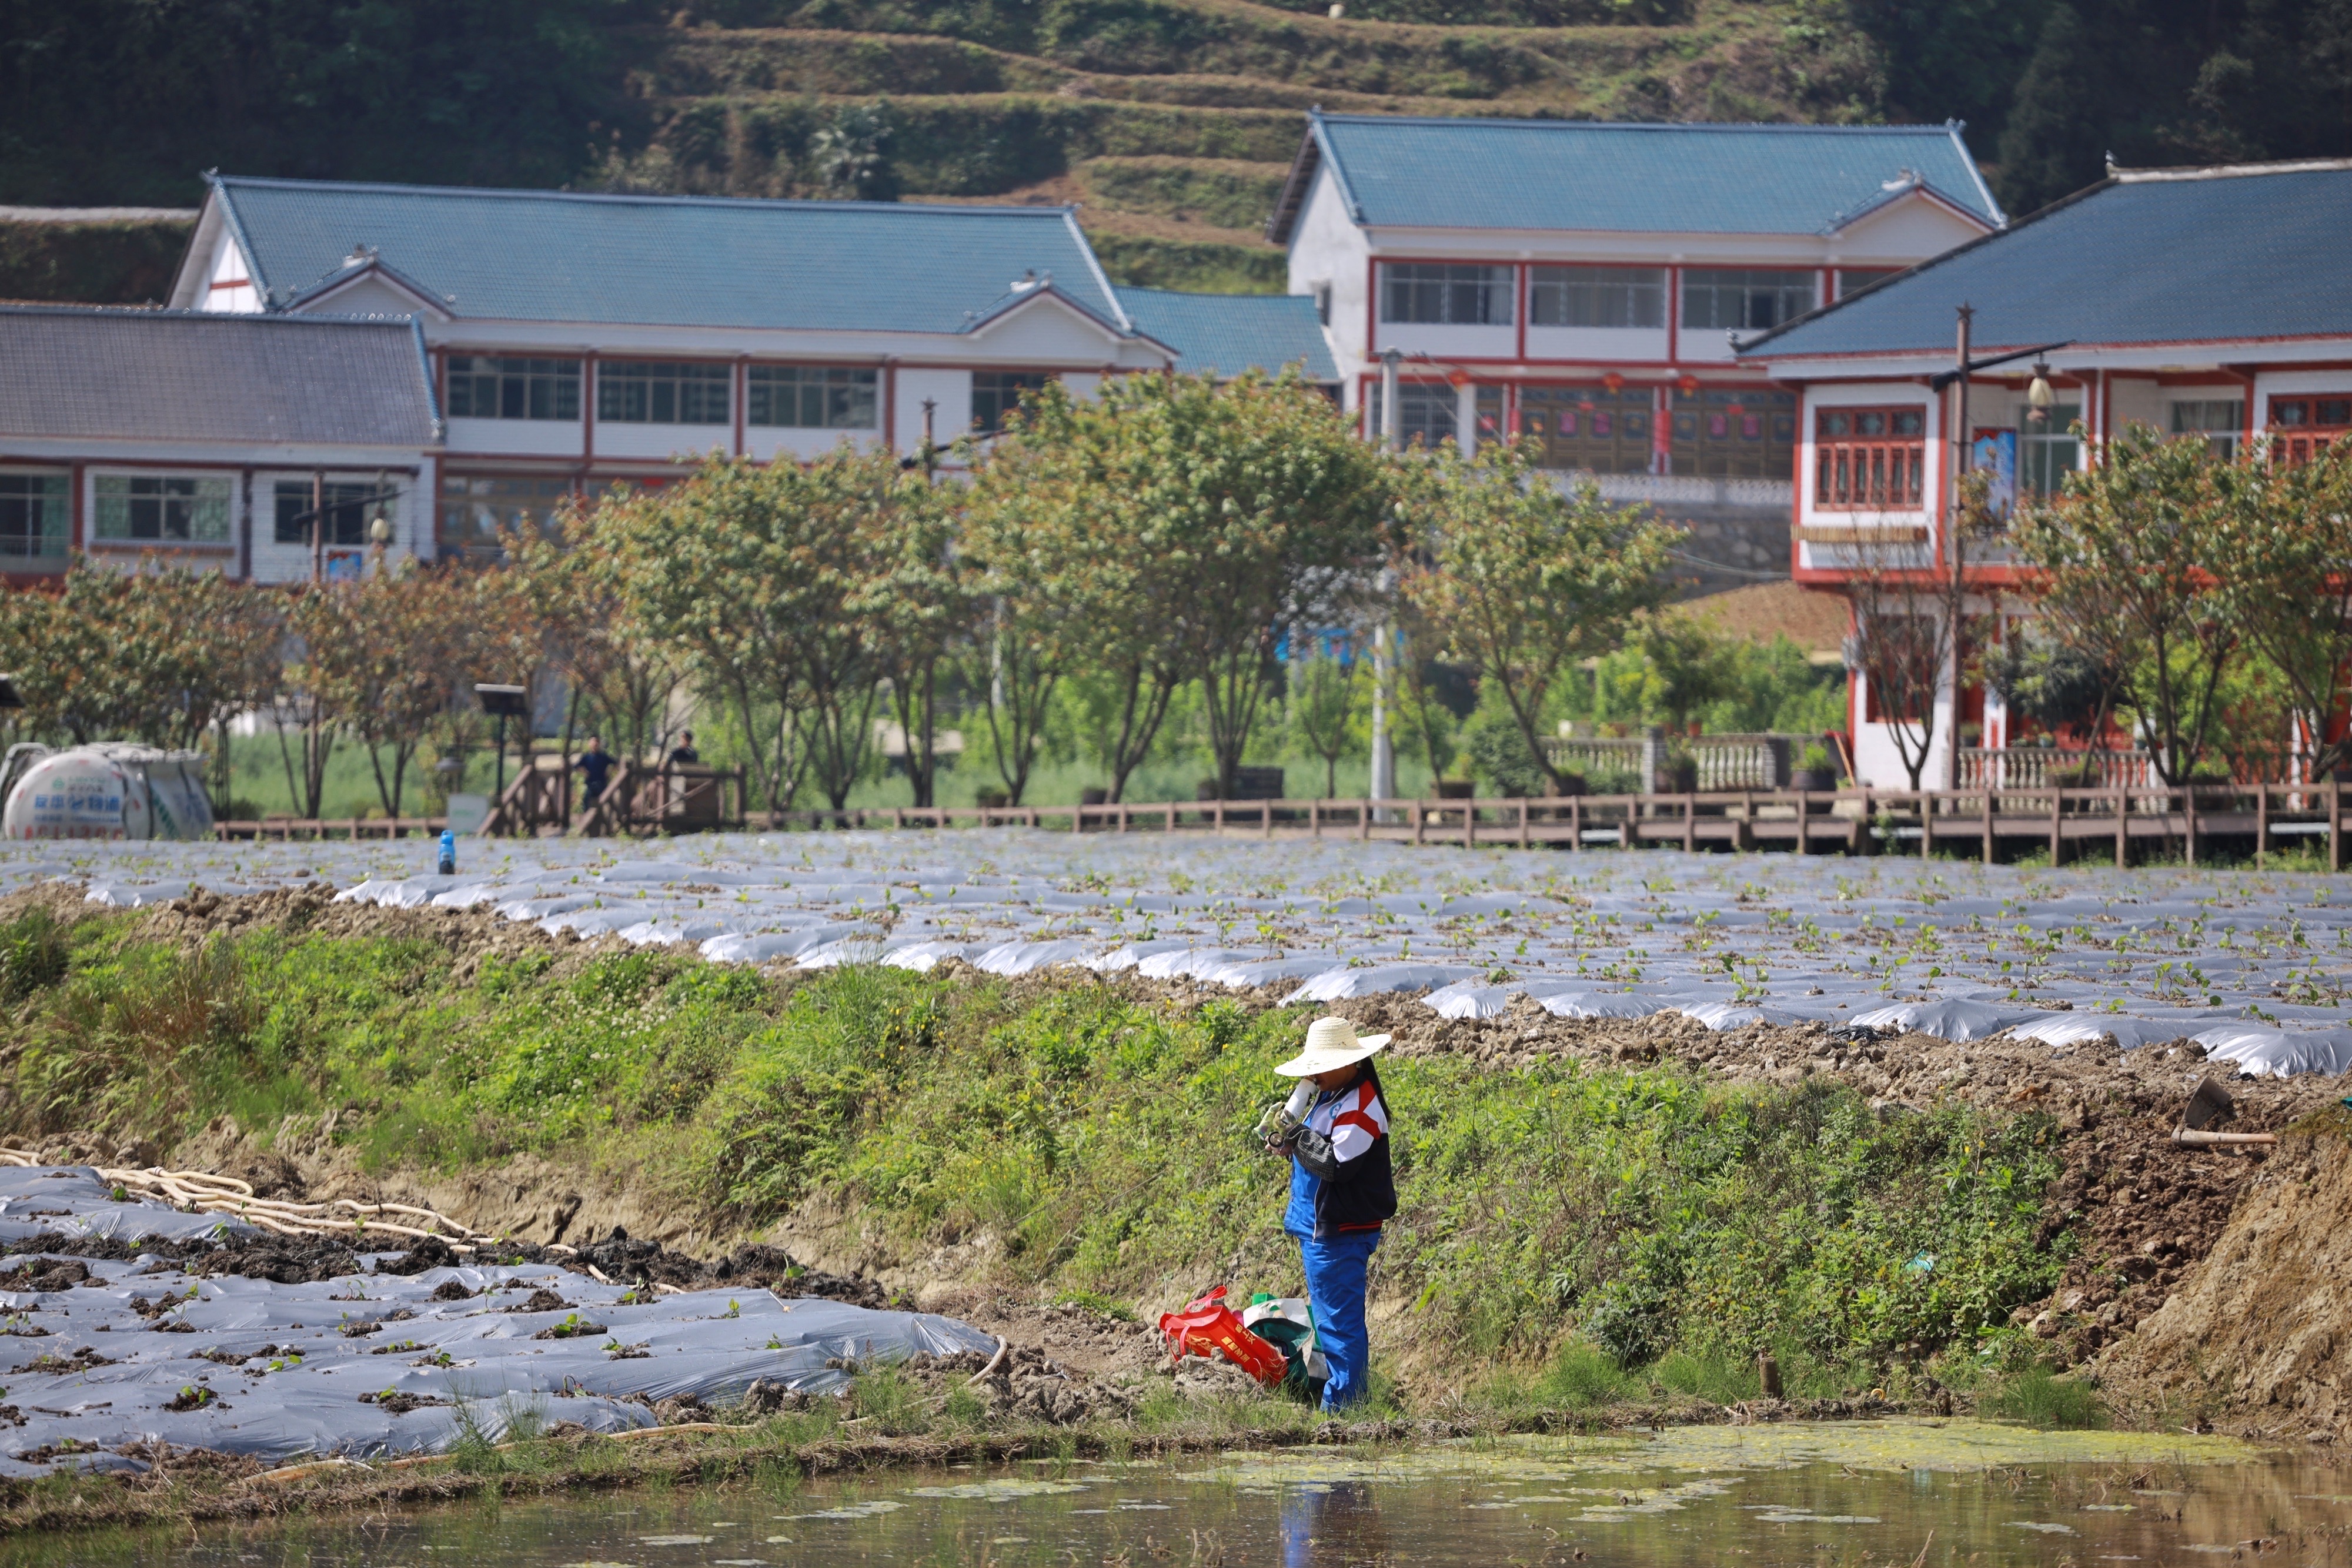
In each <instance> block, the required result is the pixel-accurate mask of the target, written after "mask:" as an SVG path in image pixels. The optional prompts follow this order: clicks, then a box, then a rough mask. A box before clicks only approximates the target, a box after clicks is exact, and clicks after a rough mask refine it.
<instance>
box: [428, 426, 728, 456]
mask: <svg viewBox="0 0 2352 1568" xmlns="http://www.w3.org/2000/svg"><path fill="white" fill-rule="evenodd" d="M451 423H456V422H455V421H452V422H451ZM467 423H488V424H501V425H504V424H520V423H526V422H524V421H521V420H483V421H468V422H467ZM713 449H716V450H718V451H719V452H722V453H731V452H733V451H734V450H735V426H734V423H733V422H732V421H730V422H729V423H725V424H632V423H623V422H621V421H618V420H603V419H600V420H598V421H597V422H596V455H597V457H598V458H599V459H600V460H601V459H604V458H607V457H642V458H648V459H651V460H653V461H656V462H663V461H667V459H669V458H672V457H681V456H682V457H700V456H703V455H706V454H708V453H709V452H710V451H712V450H713Z"/></svg>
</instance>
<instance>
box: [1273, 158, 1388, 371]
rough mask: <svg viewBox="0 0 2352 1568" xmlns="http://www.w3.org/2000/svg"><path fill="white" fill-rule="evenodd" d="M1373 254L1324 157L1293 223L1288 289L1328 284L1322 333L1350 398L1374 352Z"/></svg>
mask: <svg viewBox="0 0 2352 1568" xmlns="http://www.w3.org/2000/svg"><path fill="white" fill-rule="evenodd" d="M1370 256H1371V245H1370V240H1369V239H1368V237H1367V236H1366V235H1365V234H1364V231H1363V230H1362V229H1361V228H1360V227H1358V226H1357V225H1356V221H1355V219H1354V218H1352V217H1351V216H1349V213H1348V205H1347V203H1346V201H1345V200H1343V199H1342V197H1341V196H1340V194H1339V180H1338V178H1337V177H1336V176H1334V175H1333V173H1332V172H1331V167H1330V165H1329V164H1328V163H1326V164H1324V165H1323V166H1322V167H1321V168H1319V169H1318V170H1317V171H1316V173H1315V184H1314V187H1313V188H1312V189H1311V190H1309V191H1308V192H1307V201H1306V203H1305V204H1304V205H1303V206H1302V207H1301V208H1300V211H1299V214H1298V216H1297V220H1296V221H1295V222H1294V223H1293V225H1292V227H1291V234H1290V292H1291V293H1293V294H1306V295H1312V294H1313V293H1314V292H1315V289H1316V288H1317V287H1318V286H1319V285H1323V284H1328V285H1329V286H1330V289H1331V321H1330V325H1329V326H1328V328H1326V329H1324V334H1323V335H1324V339H1325V340H1326V341H1328V343H1329V344H1330V346H1331V357H1332V358H1333V359H1334V360H1335V361H1338V363H1339V376H1340V379H1341V380H1342V381H1343V382H1347V383H1348V386H1349V397H1350V398H1353V397H1354V395H1355V391H1354V380H1353V378H1354V376H1355V374H1356V372H1357V371H1360V370H1361V369H1362V368H1363V366H1364V364H1365V362H1366V361H1368V360H1370V357H1371V352H1370V345H1369V344H1368V343H1367V341H1366V340H1365V337H1364V321H1365V305H1366V302H1367V301H1366V297H1365V289H1366V287H1367V285H1368V281H1369V275H1370V266H1369V265H1368V263H1369V260H1370ZM1351 406H1352V404H1351Z"/></svg>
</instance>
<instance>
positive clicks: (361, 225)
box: [0, 175, 1336, 580]
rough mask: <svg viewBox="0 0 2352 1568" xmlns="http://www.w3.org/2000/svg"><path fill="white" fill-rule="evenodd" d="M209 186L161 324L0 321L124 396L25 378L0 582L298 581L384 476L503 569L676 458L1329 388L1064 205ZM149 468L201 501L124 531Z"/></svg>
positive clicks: (412, 510)
mask: <svg viewBox="0 0 2352 1568" xmlns="http://www.w3.org/2000/svg"><path fill="white" fill-rule="evenodd" d="M207 183H208V186H209V190H208V193H207V195H206V198H205V204H204V207H203V209H202V212H201V214H200V215H199V217H198V220H197V225H196V229H195V233H194V237H193V239H192V240H191V243H190V248H189V251H188V254H187V256H186V258H185V259H184V262H183V264H182V266H181V268H180V271H179V274H178V277H177V278H176V280H175V282H174V284H173V291H172V296H171V301H170V303H171V307H172V308H170V309H168V310H164V311H103V312H101V311H89V310H81V311H76V310H72V309H68V308H53V309H37V310H31V311H9V312H0V362H5V363H7V364H9V365H10V366H11V368H12V369H17V368H20V367H25V366H28V365H35V364H41V365H49V364H51V363H52V362H53V361H56V362H58V363H62V364H66V365H67V367H68V371H69V373H70V375H71V376H72V377H74V378H75V379H76V384H77V385H79V382H81V381H87V380H88V379H89V377H90V376H92V375H95V376H97V377H99V378H100V382H105V383H107V384H109V385H113V386H116V387H117V389H118V390H117V391H116V392H112V393H109V392H107V391H105V390H104V387H103V386H100V385H97V384H93V385H91V386H89V387H88V388H86V389H84V392H83V393H79V394H77V396H76V398H75V399H73V400H71V401H70V402H68V403H58V402H57V392H56V389H57V386H58V382H56V380H55V379H54V378H53V377H52V376H50V375H48V374H46V373H45V374H43V375H40V376H36V375H34V374H32V373H30V372H29V371H27V372H25V373H20V374H18V375H16V376H14V377H12V378H11V383H12V385H13V386H14V387H15V388H16V391H17V392H18V393H19V394H20V395H19V396H17V397H16V399H14V400H13V401H0V575H5V576H13V577H18V578H24V577H39V576H45V575H51V574H54V573H55V572H57V571H58V570H62V569H63V567H64V565H65V563H66V560H67V559H68V554H69V553H71V552H82V553H86V554H87V555H88V556H89V557H90V558H91V559H107V558H108V557H109V555H110V552H114V551H116V550H117V549H118V548H119V549H120V550H121V552H122V553H123V556H124V559H130V557H131V555H132V554H136V553H142V552H155V551H161V552H162V553H163V555H164V556H165V557H167V558H169V559H186V560H188V561H190V562H202V563H205V564H218V565H221V566H224V567H225V568H227V569H229V570H234V571H237V572H239V573H247V572H249V573H251V574H252V575H254V576H256V577H258V578H262V579H265V580H299V579H301V578H303V577H306V576H308V575H310V573H311V572H312V571H314V570H332V569H334V568H336V567H337V566H338V564H339V563H341V562H343V561H344V559H345V556H346V555H347V554H348V552H351V551H353V550H357V549H362V548H364V546H365V545H366V543H367V540H366V538H364V535H365V533H366V532H367V531H368V530H369V529H370V528H372V527H373V519H374V517H375V515H376V511H377V510H378V507H377V506H376V505H375V504H374V498H375V497H378V496H379V494H380V493H381V492H382V491H383V490H385V489H391V490H394V491H396V492H397V494H394V495H393V496H392V497H391V498H390V500H389V502H388V503H385V504H384V506H383V510H385V511H387V512H388V514H389V516H390V519H391V521H392V522H393V525H394V528H396V530H397V539H398V545H397V548H400V549H410V550H413V551H414V552H415V553H416V554H418V555H422V556H432V555H436V554H440V553H446V552H449V551H452V550H458V551H464V550H482V549H488V548H489V547H490V544H491V541H492V540H493V538H495V535H496V532H497V530H498V529H499V528H500V527H502V526H508V525H512V524H514V523H515V522H517V521H518V520H519V519H520V518H521V517H524V516H526V515H528V516H530V517H534V518H538V519H542V520H543V519H544V518H545V517H547V516H548V515H549V514H550V513H551V511H552V510H553V509H554V508H555V507H557V506H559V505H560V504H561V503H562V500H563V498H564V497H566V496H568V495H571V494H573V493H576V492H580V491H583V490H594V489H601V488H602V487H604V486H606V485H607V484H610V483H613V482H615V481H629V482H635V483H660V482H663V481H664V480H666V479H667V478H669V477H671V476H675V475H676V473H677V466H676V462H677V459H679V458H690V457H693V456H697V455H703V454H707V453H711V452H719V453H725V454H730V455H744V456H749V457H751V458H753V459H755V460H759V461H763V462H764V461H781V460H793V459H799V460H805V459H807V458H810V457H813V456H814V455H817V454H819V453H822V452H824V451H825V450H827V449H828V448H830V447H832V446H834V445H835V444H839V443H841V442H844V441H848V442H851V443H853V444H859V445H868V444H885V445H887V446H889V447H890V448H892V449H894V450H897V451H899V452H902V453H906V452H913V451H915V450H917V449H918V448H919V447H920V446H921V445H922V444H923V443H924V442H925V441H927V440H929V441H932V442H935V443H937V444H940V445H942V446H944V445H946V444H949V443H950V442H952V441H954V440H955V439H956V438H957V437H958V436H959V435H961V434H964V433H966V432H968V431H977V432H980V433H982V434H986V433H988V432H992V431H993V430H995V429H996V428H997V427H998V425H999V423H1000V422H1001V421H1002V419H1003V415H1004V413H1005V411H1007V410H1008V409H1010V408H1012V407H1013V405H1014V403H1015V402H1017V400H1018V398H1019V396H1020V394H1021V392H1023V391H1024V389H1027V388H1031V387H1034V386H1036V385H1038V384H1040V383H1041V382H1043V381H1044V380H1045V378H1047V377H1060V378H1062V379H1064V380H1066V382H1070V383H1071V384H1072V385H1073V386H1075V387H1077V388H1079V389H1081V390H1084V389H1085V388H1087V387H1091V386H1092V385H1094V384H1096V383H1097V382H1099V380H1100V378H1101V377H1103V376H1105V375H1110V374H1118V373H1123V372H1128V371H1139V370H1160V369H1167V368H1174V369H1177V370H1181V371H1200V370H1215V371H1218V372H1219V373H1221V374H1225V375H1233V374H1238V373H1240V372H1242V371H1245V370H1250V369H1254V368H1255V369H1265V370H1268V371H1273V370H1277V369H1280V368H1282V367H1283V366H1284V365H1286V364H1289V363H1293V362H1301V363H1304V364H1305V366H1306V371H1307V374H1308V375H1309V376H1310V377H1312V378H1314V379H1316V380H1318V381H1320V382H1325V383H1330V382H1335V381H1336V372H1335V371H1334V370H1333V368H1332V366H1331V364H1330V361H1329V357H1328V352H1327V351H1326V350H1324V348H1323V343H1322V333H1321V329H1320V327H1319V325H1318V322H1317V321H1316V319H1315V317H1314V314H1313V309H1312V306H1311V304H1310V303H1309V302H1308V301H1307V300H1305V299H1293V298H1284V297H1279V296H1271V297H1250V298H1225V297H1220V296H1199V295H1183V294H1173V293H1170V292H1167V291H1163V290H1156V289H1118V288H1114V287H1112V286H1111V284H1110V283H1109V281H1108V278H1107V277H1105V276H1104V273H1103V270H1102V268H1101V267H1100V265H1099V264H1098V263H1097V260H1096V258H1095V256H1094V253H1093V251H1092V249H1091V248H1090V247H1089V246H1087V241H1086V237H1085V235H1083V234H1082V233H1080V231H1079V229H1078V227H1077V224H1076V217H1075V214H1074V213H1073V212H1071V211H1070V210H1067V209H1061V208H1034V207H973V206H951V207H935V206H924V205H919V204H865V203H845V202H772V201H738V200H724V199H706V198H699V197H660V196H608V195H583V194H574V193H562V192H540V191H491V190H462V189H425V188H416V187H409V186H396V185H361V184H335V183H318V182H309V181H294V180H247V179H236V178H229V177H224V176H220V175H209V176H207ZM329 318H331V319H333V320H334V321H336V322H339V323H341V325H329V324H327V323H326V321H325V320H324V319H329ZM207 322H209V323H210V326H209V327H208V326H207V325H206V323H207ZM258 323H268V325H257V324H258ZM304 323H308V325H307V327H306V325H304ZM369 323H372V324H369ZM281 327H282V328H283V329H282V330H280V329H279V328H281ZM68 340H69V341H70V342H72V343H77V344H81V345H83V346H82V347H81V348H79V349H67V348H60V347H58V345H59V344H61V343H65V342H67V341H68ZM147 342H152V345H153V347H152V348H151V349H147V350H142V349H141V348H139V347H138V346H137V345H138V344H141V343H147ZM361 342H366V343H369V344H379V345H380V344H383V343H389V344H392V345H394V350H383V349H381V347H375V348H370V349H368V350H365V351H362V350H360V349H358V348H356V347H352V346H351V345H353V344H357V343H361ZM329 345H333V347H331V348H330V347H329ZM306 346H307V348H308V349H309V350H310V355H311V357H310V358H308V359H304V358H302V357H301V354H300V353H299V352H297V350H301V349H303V348H305V347H306ZM387 351H392V352H393V361H386V359H385V353H386V352H387ZM289 356H290V358H291V360H294V361H299V363H292V362H289ZM395 361H396V368H397V369H398V372H399V376H400V377H401V378H404V379H401V380H399V381H398V382H397V387H396V389H395V390H397V392H398V393H399V397H398V398H397V399H395V400H394V401H397V402H399V403H400V406H399V407H398V408H397V409H396V410H394V409H388V408H387V407H385V406H383V404H384V402H385V399H386V397H387V396H388V395H389V393H388V389H394V368H395V366H394V362H395ZM208 364H211V365H214V369H213V371H210V372H207V371H206V369H205V367H206V366H207V365H208ZM166 372H168V373H166ZM59 373H68V372H67V371H61V372H59ZM85 394H86V395H85ZM45 400H47V402H45ZM52 404H54V405H55V406H51V405H52ZM273 433H282V435H283V438H282V439H280V438H278V436H277V435H276V434H273ZM134 467H135V468H138V469H139V471H140V474H141V475H142V476H141V477H140V478H138V480H137V486H134V488H137V489H138V495H139V496H140V497H145V496H146V495H147V493H148V491H150V490H153V491H155V494H157V495H159V496H168V497H180V498H183V499H184V500H185V501H186V503H187V504H184V505H183V504H180V501H179V500H173V501H172V502H170V503H169V504H164V505H163V506H162V509H161V510H160V511H158V510H157V508H156V507H148V506H144V503H143V501H142V503H141V504H139V505H133V506H131V508H130V510H129V511H128V512H125V511H123V509H122V507H121V506H118V504H117V500H116V492H117V490H118V489H120V488H121V486H119V485H118V484H117V478H118V471H122V472H128V471H129V470H130V469H131V468H134ZM387 476H389V477H387ZM141 486H143V488H139V487H141ZM156 486H162V487H163V488H162V489H160V490H156ZM298 491H299V505H297V499H298V497H297V492H298ZM320 491H323V493H324V497H325V499H326V500H327V502H328V514H329V520H328V526H327V530H326V532H327V538H326V539H325V541H324V549H323V550H322V551H321V552H320V559H318V560H315V561H314V560H313V559H312V553H311V551H310V549H308V548H307V546H305V547H303V548H299V549H298V548H297V547H296V545H295V543H294V542H292V541H293V540H294V538H295V536H296V535H300V536H301V537H302V538H304V539H307V538H308V537H309V536H308V530H309V527H310V525H309V522H308V519H307V514H308V513H309V512H310V511H311V510H314V509H316V508H315V507H313V505H312V500H313V497H314V492H320ZM11 497H14V498H13V499H12V498H11ZM362 497H368V498H369V500H370V504H369V505H367V506H364V507H362V505H361V504H360V499H361V498H362ZM118 514H120V515H118ZM151 514H152V516H151ZM125 517H128V518H130V519H131V520H130V521H124V520H123V519H124V518H125ZM158 518H160V519H162V520H161V521H157V520H156V519H158ZM142 519H144V520H143V521H142ZM151 524H152V526H150V525H151ZM10 528H14V529H15V530H16V531H15V533H14V534H13V535H12V534H10V533H9V532H8V530H9V529H10ZM126 530H127V531H126ZM159 530H160V531H159ZM12 541H13V542H12Z"/></svg>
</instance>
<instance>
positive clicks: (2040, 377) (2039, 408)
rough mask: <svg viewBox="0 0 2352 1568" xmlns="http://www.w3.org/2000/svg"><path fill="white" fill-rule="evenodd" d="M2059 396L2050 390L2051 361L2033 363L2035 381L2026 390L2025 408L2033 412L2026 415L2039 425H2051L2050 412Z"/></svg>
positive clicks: (2028, 384) (2029, 383)
mask: <svg viewBox="0 0 2352 1568" xmlns="http://www.w3.org/2000/svg"><path fill="white" fill-rule="evenodd" d="M2057 401H2058V394H2057V393H2055V392H2052V391H2051V390H2050V361H2047V360H2036V361H2033V380H2032V382H2028V383H2027V385H2026V388H2025V406H2026V407H2027V408H2029V409H2031V410H2032V411H2033V412H2032V413H2029V414H2028V415H2026V417H2027V418H2029V419H2031V420H2032V421H2033V423H2035V424H2037V425H2040V424H2047V423H2050V410H2051V407H2052V405H2053V404H2054V403H2055V402H2057Z"/></svg>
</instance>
